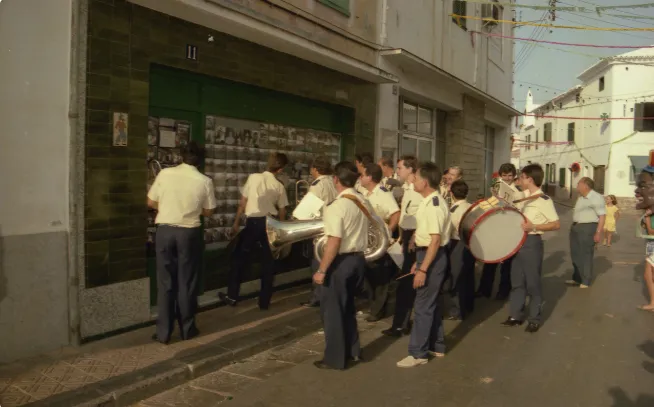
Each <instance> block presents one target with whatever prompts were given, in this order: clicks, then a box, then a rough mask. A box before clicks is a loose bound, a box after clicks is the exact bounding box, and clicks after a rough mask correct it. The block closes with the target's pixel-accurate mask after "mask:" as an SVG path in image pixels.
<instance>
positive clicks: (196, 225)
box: [148, 141, 216, 343]
mask: <svg viewBox="0 0 654 407" xmlns="http://www.w3.org/2000/svg"><path fill="white" fill-rule="evenodd" d="M202 155H203V151H202V148H200V147H199V146H198V145H197V144H196V143H195V142H193V141H192V142H190V143H188V145H187V146H186V147H182V160H183V161H182V164H180V165H178V166H176V167H171V168H166V169H163V170H162V171H161V172H160V173H159V175H157V178H156V179H155V180H154V183H153V184H152V187H151V188H150V191H149V192H148V206H149V207H151V208H153V209H157V210H158V213H157V217H156V219H155V223H156V224H157V232H156V237H155V239H156V240H155V242H156V246H155V250H156V257H157V287H158V293H157V309H158V312H159V315H158V317H157V332H156V333H155V334H154V335H153V337H152V339H153V340H155V341H158V342H161V343H168V342H169V341H170V335H171V334H172V332H173V328H174V322H173V321H174V320H175V317H177V320H178V323H179V330H180V334H181V337H182V339H191V338H193V337H195V336H197V335H198V334H199V331H198V328H197V327H196V325H195V313H196V310H197V294H198V293H197V289H198V273H199V271H200V267H201V264H202V247H203V246H202V239H203V234H202V226H201V223H200V215H203V216H211V215H212V214H213V212H214V209H215V208H216V198H215V195H214V188H213V182H212V180H211V179H210V178H208V177H206V176H205V175H203V174H201V173H200V172H199V171H198V169H197V166H198V165H200V164H201V163H202V161H203V157H202ZM176 314H177V315H176Z"/></svg>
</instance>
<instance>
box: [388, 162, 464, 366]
mask: <svg viewBox="0 0 654 407" xmlns="http://www.w3.org/2000/svg"><path fill="white" fill-rule="evenodd" d="M441 176H442V173H441V170H440V169H439V168H438V166H437V165H436V164H434V163H430V162H428V163H424V164H421V165H420V168H419V169H418V173H417V175H416V180H415V182H414V188H415V190H416V191H417V192H418V193H420V195H422V197H423V199H422V201H421V202H420V206H419V207H418V211H417V213H416V220H417V227H416V233H415V235H414V240H415V245H416V262H415V264H414V265H413V267H412V268H411V273H413V274H414V276H413V287H414V288H415V289H416V301H415V304H414V323H413V329H412V330H411V337H410V339H409V356H407V357H406V358H404V359H402V360H401V361H399V362H397V366H398V367H414V366H418V365H422V364H425V363H427V362H428V360H429V359H428V358H429V355H432V356H435V357H443V356H445V331H444V329H443V318H442V314H441V310H440V309H439V299H438V295H439V294H440V290H441V286H442V284H443V280H444V279H445V274H446V272H447V262H448V259H447V249H446V246H447V244H448V243H449V241H450V235H451V228H452V225H451V222H450V211H449V208H448V207H447V206H446V203H445V202H444V200H443V197H442V196H441V195H440V193H439V192H438V187H439V185H440V181H441ZM407 278H410V277H407Z"/></svg>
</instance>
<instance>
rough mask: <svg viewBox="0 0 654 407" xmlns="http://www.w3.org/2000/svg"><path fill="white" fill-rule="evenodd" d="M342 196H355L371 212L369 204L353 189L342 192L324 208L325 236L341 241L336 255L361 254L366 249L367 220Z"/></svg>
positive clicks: (355, 206) (359, 210) (353, 204)
mask: <svg viewBox="0 0 654 407" xmlns="http://www.w3.org/2000/svg"><path fill="white" fill-rule="evenodd" d="M343 195H353V196H355V197H356V198H357V199H358V200H359V201H360V202H361V203H362V204H364V206H366V208H367V209H368V210H371V208H370V204H369V203H368V202H367V201H366V199H365V198H364V197H363V196H362V195H361V194H357V193H356V192H355V191H354V188H348V189H346V190H344V191H343V192H341V193H340V194H338V196H337V197H336V199H335V200H334V201H333V202H332V203H331V204H329V205H328V206H327V207H326V208H325V216H324V217H323V221H324V222H325V235H327V236H333V237H338V238H340V239H341V245H340V247H339V248H338V253H341V254H342V253H353V252H363V251H364V250H365V249H366V247H368V227H369V221H368V218H367V217H366V215H365V214H364V213H363V211H361V209H359V207H358V206H357V205H356V204H355V203H354V202H352V201H350V200H349V199H347V198H342V196H343Z"/></svg>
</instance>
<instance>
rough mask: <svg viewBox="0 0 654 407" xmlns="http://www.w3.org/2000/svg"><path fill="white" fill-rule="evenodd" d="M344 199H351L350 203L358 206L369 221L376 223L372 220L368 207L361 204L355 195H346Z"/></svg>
mask: <svg viewBox="0 0 654 407" xmlns="http://www.w3.org/2000/svg"><path fill="white" fill-rule="evenodd" d="M342 197H343V198H346V199H349V200H350V201H352V202H354V203H355V204H356V206H358V207H359V209H361V212H363V214H364V215H366V218H368V220H369V221H370V222H371V223H372V222H374V221H373V220H372V216H370V212H368V209H366V207H365V206H363V204H362V203H361V201H359V200H358V199H357V197H356V196H354V195H350V194H346V195H343V196H342Z"/></svg>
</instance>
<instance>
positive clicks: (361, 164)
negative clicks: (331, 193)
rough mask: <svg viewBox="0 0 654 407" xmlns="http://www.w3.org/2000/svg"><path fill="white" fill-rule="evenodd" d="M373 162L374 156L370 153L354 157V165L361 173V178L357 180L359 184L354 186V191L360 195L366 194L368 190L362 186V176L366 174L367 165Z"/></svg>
mask: <svg viewBox="0 0 654 407" xmlns="http://www.w3.org/2000/svg"><path fill="white" fill-rule="evenodd" d="M373 162H374V161H373V159H372V154H370V153H361V154H356V155H355V156H354V164H355V165H356V166H357V171H358V172H359V178H358V179H357V183H356V184H355V185H354V189H355V190H356V191H357V192H358V193H360V194H363V193H365V192H366V189H365V188H364V187H362V186H361V176H362V175H363V173H364V172H365V169H366V165H368V164H372V163H373Z"/></svg>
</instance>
